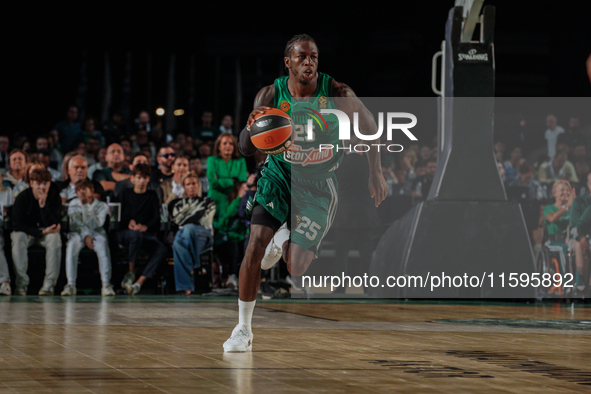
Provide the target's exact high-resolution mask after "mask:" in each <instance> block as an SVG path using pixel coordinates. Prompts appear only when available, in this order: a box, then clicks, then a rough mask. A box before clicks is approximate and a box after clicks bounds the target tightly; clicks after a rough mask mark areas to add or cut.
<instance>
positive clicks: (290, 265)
mask: <svg viewBox="0 0 591 394" xmlns="http://www.w3.org/2000/svg"><path fill="white" fill-rule="evenodd" d="M284 62H285V67H286V69H287V70H288V73H289V75H288V76H285V77H282V78H278V79H276V80H275V82H274V84H273V85H269V86H266V87H264V88H263V89H261V91H260V92H259V93H258V94H257V96H256V98H255V102H254V108H255V109H254V110H253V111H252V112H251V113H250V115H249V117H248V122H247V126H246V127H245V128H244V129H243V130H242V132H241V134H240V145H239V147H240V151H241V152H242V154H243V155H245V156H252V155H253V154H254V153H255V152H256V150H257V149H256V147H255V146H254V145H253V144H252V142H251V141H250V131H249V130H250V125H251V124H252V123H253V121H254V116H255V115H256V114H258V113H263V112H264V111H265V110H268V109H270V108H271V107H274V108H279V109H281V110H283V111H285V112H286V113H288V114H289V115H290V116H291V117H292V119H293V120H294V123H295V130H294V131H293V132H292V146H291V148H290V150H289V151H285V152H284V153H283V154H278V155H269V157H268V159H267V162H266V163H265V166H264V168H263V171H262V176H261V178H260V179H259V181H258V184H257V193H256V196H255V204H254V208H253V212H252V217H251V227H250V240H249V242H248V246H247V248H246V253H245V257H244V260H243V262H242V266H241V267H240V275H239V300H238V307H239V312H238V314H239V322H238V325H237V326H236V327H235V328H234V330H233V332H232V335H231V337H230V338H229V339H228V340H227V341H226V342H225V343H224V351H226V352H245V351H250V350H251V349H252V339H253V335H252V330H251V321H252V314H253V310H254V305H255V302H256V296H257V290H258V288H259V284H260V283H259V282H260V276H261V260H262V259H263V256H264V255H265V249H266V247H267V245H268V244H269V242H270V241H271V239H272V238H273V236H274V234H275V233H276V232H277V230H278V229H279V228H280V227H281V226H282V224H284V223H286V222H287V224H288V225H289V224H291V226H294V227H295V231H293V232H292V234H291V235H290V236H289V237H290V238H291V239H286V240H285V241H284V242H282V244H281V245H280V246H281V247H282V249H283V259H284V260H285V262H286V263H287V269H288V270H289V272H290V273H291V275H295V276H299V275H302V274H303V273H304V272H306V270H307V268H308V266H309V265H310V263H311V262H312V260H313V259H314V258H315V257H316V251H317V248H318V246H319V244H320V241H321V240H322V237H323V236H324V234H326V233H327V232H328V229H329V228H330V224H331V223H332V220H333V218H334V215H335V212H336V206H337V188H336V176H335V174H334V170H335V169H336V168H337V167H338V165H339V162H340V160H341V158H342V153H343V151H342V150H341V151H340V152H337V151H336V149H332V150H328V151H324V152H323V153H324V154H314V153H318V152H319V146H320V144H333V145H334V146H337V145H339V133H338V121H337V118H336V116H335V115H327V114H325V115H323V116H324V119H325V121H326V122H325V125H328V130H326V129H322V128H315V129H314V136H313V137H314V138H313V139H312V140H311V141H308V140H307V139H306V137H307V135H306V131H305V125H306V124H307V119H306V111H309V109H310V108H312V109H315V111H319V110H320V109H322V108H327V109H329V108H336V109H338V110H341V111H343V112H345V113H346V114H347V115H349V118H350V119H353V114H354V113H358V114H359V129H360V130H363V131H364V134H368V135H369V134H375V133H376V131H377V126H376V124H375V120H374V118H373V116H372V114H371V113H370V112H369V111H368V110H367V108H365V106H364V105H363V104H362V103H361V100H359V99H358V98H357V96H356V95H355V93H354V92H353V90H351V88H350V87H349V86H347V85H345V84H344V83H339V82H337V81H335V80H334V79H333V78H331V77H330V76H328V75H326V74H323V73H320V72H318V48H317V46H316V43H315V41H314V39H313V38H312V37H310V36H308V35H297V36H295V37H293V38H292V39H291V40H289V42H288V43H287V45H286V48H285V52H284ZM332 97H335V98H336V97H342V98H346V99H343V100H342V102H340V103H339V105H338V106H337V105H336V104H335V103H334V101H333V100H330V98H332ZM292 99H293V100H292ZM310 113H313V112H310ZM368 157H369V167H370V173H369V191H370V194H371V197H372V198H374V200H375V205H376V207H377V206H378V205H379V204H380V203H381V202H382V201H383V200H384V199H385V198H386V195H387V185H386V181H385V180H384V177H383V176H382V169H381V164H380V154H379V152H378V151H377V150H372V151H370V152H368ZM368 198H369V196H368ZM292 201H293V207H294V208H293V210H294V211H295V212H292ZM290 222H291V223H290ZM288 227H289V226H288ZM279 257H281V256H279ZM274 260H275V262H276V261H277V260H278V258H277V259H274ZM266 268H270V267H266Z"/></svg>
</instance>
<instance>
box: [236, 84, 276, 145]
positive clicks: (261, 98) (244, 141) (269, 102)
mask: <svg viewBox="0 0 591 394" xmlns="http://www.w3.org/2000/svg"><path fill="white" fill-rule="evenodd" d="M274 98H275V85H268V86H265V87H264V88H262V89H261V90H260V91H259V92H258V94H257V95H256V97H255V99H254V109H253V110H252V112H251V113H250V114H249V115H248V120H247V122H246V126H245V127H244V128H243V129H242V131H241V132H240V138H239V142H238V148H239V150H240V153H242V155H243V156H252V155H254V154H255V152H256V151H257V148H256V146H254V145H253V143H252V142H251V141H250V125H251V124H252V122H254V117H255V116H256V114H261V113H263V112H265V111H266V110H268V109H270V108H272V107H273V99H274Z"/></svg>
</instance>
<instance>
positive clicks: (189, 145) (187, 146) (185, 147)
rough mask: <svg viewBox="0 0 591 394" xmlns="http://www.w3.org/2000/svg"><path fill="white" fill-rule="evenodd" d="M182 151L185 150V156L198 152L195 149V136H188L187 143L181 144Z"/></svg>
mask: <svg viewBox="0 0 591 394" xmlns="http://www.w3.org/2000/svg"><path fill="white" fill-rule="evenodd" d="M181 148H182V151H183V155H185V156H189V157H191V156H195V155H196V154H197V150H196V149H195V146H194V145H193V137H191V136H187V137H186V138H185V143H184V145H181Z"/></svg>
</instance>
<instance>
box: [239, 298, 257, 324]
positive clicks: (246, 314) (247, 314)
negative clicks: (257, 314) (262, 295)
mask: <svg viewBox="0 0 591 394" xmlns="http://www.w3.org/2000/svg"><path fill="white" fill-rule="evenodd" d="M254 304H256V300H254V301H242V300H238V324H243V325H244V327H246V329H247V330H248V331H252V327H251V323H252V313H253V312H254Z"/></svg>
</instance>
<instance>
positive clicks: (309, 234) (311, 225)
mask: <svg viewBox="0 0 591 394" xmlns="http://www.w3.org/2000/svg"><path fill="white" fill-rule="evenodd" d="M321 228H322V226H320V225H319V224H318V223H316V222H313V221H311V220H310V219H309V218H308V217H306V216H302V218H301V220H300V221H299V223H298V225H297V227H296V229H295V231H296V233H299V234H303V235H305V236H306V238H308V239H309V240H310V241H313V240H315V239H316V236H318V230H320V229H321ZM306 229H307V230H308V231H305V230H306Z"/></svg>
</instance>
